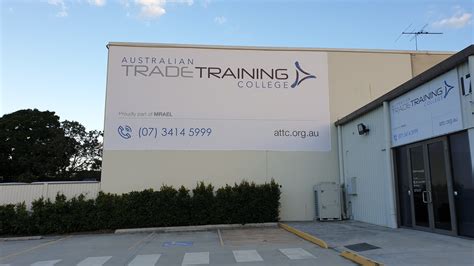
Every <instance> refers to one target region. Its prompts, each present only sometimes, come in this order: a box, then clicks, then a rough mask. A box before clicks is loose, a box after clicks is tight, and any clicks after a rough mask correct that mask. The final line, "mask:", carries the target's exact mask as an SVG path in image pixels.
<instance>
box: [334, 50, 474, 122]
mask: <svg viewBox="0 0 474 266" xmlns="http://www.w3.org/2000/svg"><path fill="white" fill-rule="evenodd" d="M471 55H474V45H472V44H471V45H469V46H468V47H466V48H464V49H463V50H461V51H459V52H457V53H456V54H454V55H452V56H450V57H448V58H446V59H445V60H443V61H441V62H440V63H438V64H436V65H434V66H432V67H431V68H429V69H428V70H426V71H424V72H422V73H421V74H419V75H417V76H415V77H413V78H412V79H410V80H408V81H406V82H404V83H403V84H401V85H400V86H398V87H396V88H395V89H393V90H391V91H389V92H387V93H386V94H384V95H382V96H380V97H379V98H377V99H375V100H373V101H372V102H370V103H368V104H366V105H364V106H362V107H360V108H359V109H357V110H355V111H354V112H352V113H350V114H348V115H346V116H344V117H343V118H341V119H338V120H337V121H336V122H334V125H335V126H340V125H344V124H347V123H349V122H351V121H352V120H354V119H356V118H358V117H359V116H362V115H364V114H366V113H368V112H370V111H372V110H374V109H376V108H378V107H380V106H381V105H383V102H385V101H391V100H393V99H395V98H397V97H399V96H401V95H403V94H405V93H407V92H409V91H411V90H413V89H415V88H416V87H418V86H420V85H422V84H424V83H426V82H428V81H430V80H432V79H434V78H436V77H437V76H440V75H442V74H444V73H446V72H448V71H449V70H451V69H453V68H455V67H457V66H458V65H460V64H462V63H464V62H466V61H467V60H468V57H469V56H471Z"/></svg>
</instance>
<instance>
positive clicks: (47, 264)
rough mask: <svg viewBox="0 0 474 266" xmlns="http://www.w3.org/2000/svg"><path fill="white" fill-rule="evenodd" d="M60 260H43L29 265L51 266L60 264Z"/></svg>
mask: <svg viewBox="0 0 474 266" xmlns="http://www.w3.org/2000/svg"><path fill="white" fill-rule="evenodd" d="M60 261H61V260H45V261H38V262H35V263H33V264H31V266H53V265H54V264H56V263H58V262H60Z"/></svg>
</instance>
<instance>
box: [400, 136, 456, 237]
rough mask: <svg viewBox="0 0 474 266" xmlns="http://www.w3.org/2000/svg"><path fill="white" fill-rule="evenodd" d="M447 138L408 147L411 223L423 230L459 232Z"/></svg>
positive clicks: (448, 232)
mask: <svg viewBox="0 0 474 266" xmlns="http://www.w3.org/2000/svg"><path fill="white" fill-rule="evenodd" d="M447 145H448V144H447V140H446V139H445V138H438V139H434V140H429V141H425V142H423V143H418V144H413V145H410V146H408V149H407V153H408V154H407V155H408V159H409V160H408V161H409V178H410V186H411V205H412V208H411V209H412V219H413V220H412V224H413V226H414V227H416V228H418V229H422V230H429V231H439V232H443V233H447V234H454V233H455V232H456V223H455V215H454V198H453V187H452V180H451V171H450V165H449V153H448V146H447Z"/></svg>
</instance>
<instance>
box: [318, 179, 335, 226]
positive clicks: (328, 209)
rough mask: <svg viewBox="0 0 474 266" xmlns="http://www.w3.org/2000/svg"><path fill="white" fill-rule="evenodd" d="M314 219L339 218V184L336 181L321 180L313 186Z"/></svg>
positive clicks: (327, 219)
mask: <svg viewBox="0 0 474 266" xmlns="http://www.w3.org/2000/svg"><path fill="white" fill-rule="evenodd" d="M314 200H315V210H316V217H315V218H316V219H317V220H320V221H329V220H341V186H340V185H339V184H337V183H336V182H323V183H319V184H317V185H316V186H314Z"/></svg>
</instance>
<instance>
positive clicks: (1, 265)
mask: <svg viewBox="0 0 474 266" xmlns="http://www.w3.org/2000/svg"><path fill="white" fill-rule="evenodd" d="M0 266H10V264H0Z"/></svg>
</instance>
